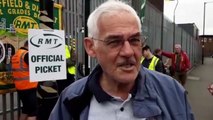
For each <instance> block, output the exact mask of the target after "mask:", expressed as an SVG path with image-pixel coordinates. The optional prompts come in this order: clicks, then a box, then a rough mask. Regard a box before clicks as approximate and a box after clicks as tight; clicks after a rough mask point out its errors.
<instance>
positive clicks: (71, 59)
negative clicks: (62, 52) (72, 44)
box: [66, 48, 76, 67]
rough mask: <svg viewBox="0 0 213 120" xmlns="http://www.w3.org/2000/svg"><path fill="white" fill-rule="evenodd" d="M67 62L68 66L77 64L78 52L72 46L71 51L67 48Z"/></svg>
mask: <svg viewBox="0 0 213 120" xmlns="http://www.w3.org/2000/svg"><path fill="white" fill-rule="evenodd" d="M66 64H67V66H68V67H71V66H75V64H76V54H75V51H74V50H73V49H72V48H71V50H70V51H69V49H67V48H66Z"/></svg>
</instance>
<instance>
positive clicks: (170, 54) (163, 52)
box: [161, 51, 174, 58]
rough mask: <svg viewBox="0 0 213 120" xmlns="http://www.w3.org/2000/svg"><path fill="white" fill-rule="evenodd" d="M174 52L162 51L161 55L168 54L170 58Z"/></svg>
mask: <svg viewBox="0 0 213 120" xmlns="http://www.w3.org/2000/svg"><path fill="white" fill-rule="evenodd" d="M173 54H174V53H171V52H165V51H162V52H161V55H163V56H166V57H168V58H172V56H173Z"/></svg>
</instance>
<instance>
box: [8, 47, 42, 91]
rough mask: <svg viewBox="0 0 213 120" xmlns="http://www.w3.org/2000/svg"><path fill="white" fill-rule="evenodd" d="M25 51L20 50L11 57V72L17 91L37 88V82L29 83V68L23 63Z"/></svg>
mask: <svg viewBox="0 0 213 120" xmlns="http://www.w3.org/2000/svg"><path fill="white" fill-rule="evenodd" d="M26 53H27V50H23V49H20V50H18V51H17V53H16V54H15V55H14V56H13V57H12V70H13V78H14V83H15V86H16V89H17V90H27V89H32V88H37V84H38V83H37V82H30V81H29V67H28V65H27V64H26V63H24V55H25V54H26Z"/></svg>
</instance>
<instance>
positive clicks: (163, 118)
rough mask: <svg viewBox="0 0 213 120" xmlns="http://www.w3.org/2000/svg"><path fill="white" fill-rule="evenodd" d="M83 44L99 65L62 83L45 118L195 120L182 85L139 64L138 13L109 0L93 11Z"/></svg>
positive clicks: (57, 119)
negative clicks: (48, 115) (71, 81)
mask: <svg viewBox="0 0 213 120" xmlns="http://www.w3.org/2000/svg"><path fill="white" fill-rule="evenodd" d="M87 25H88V32H89V36H88V37H86V38H85V40H84V46H85V49H86V51H87V53H88V55H90V56H91V57H94V58H96V59H97V61H98V65H97V66H96V68H95V69H94V70H93V71H92V72H91V74H90V75H89V76H88V77H85V78H82V79H80V80H78V81H76V82H74V83H73V84H71V85H70V86H69V87H68V88H66V89H65V90H64V91H63V92H62V93H61V96H60V98H59V100H58V102H57V104H56V106H55V107H54V109H53V111H52V113H51V115H50V117H49V120H193V115H192V113H191V109H190V107H189V104H188V102H187V99H186V94H185V90H184V88H183V87H182V86H181V85H180V84H178V83H177V82H176V81H175V80H172V78H171V77H168V76H166V75H163V74H161V73H158V72H155V71H150V70H148V69H146V68H143V67H142V66H141V64H140V61H141V57H142V54H141V50H142V44H141V43H142V41H143V40H142V37H141V35H142V34H141V24H140V19H139V17H138V16H137V13H136V12H135V10H134V9H133V8H131V7H130V6H129V5H127V4H125V3H123V2H121V1H112V0H111V1H107V2H105V3H103V4H102V5H100V6H99V7H98V8H97V9H96V10H95V11H93V12H92V13H91V15H90V16H89V19H88V23H87Z"/></svg>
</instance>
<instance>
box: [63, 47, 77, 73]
mask: <svg viewBox="0 0 213 120" xmlns="http://www.w3.org/2000/svg"><path fill="white" fill-rule="evenodd" d="M65 52H66V59H70V58H71V54H70V50H69V47H68V46H67V45H65ZM67 69H68V72H69V74H72V75H75V66H71V67H68V68H67Z"/></svg>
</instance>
